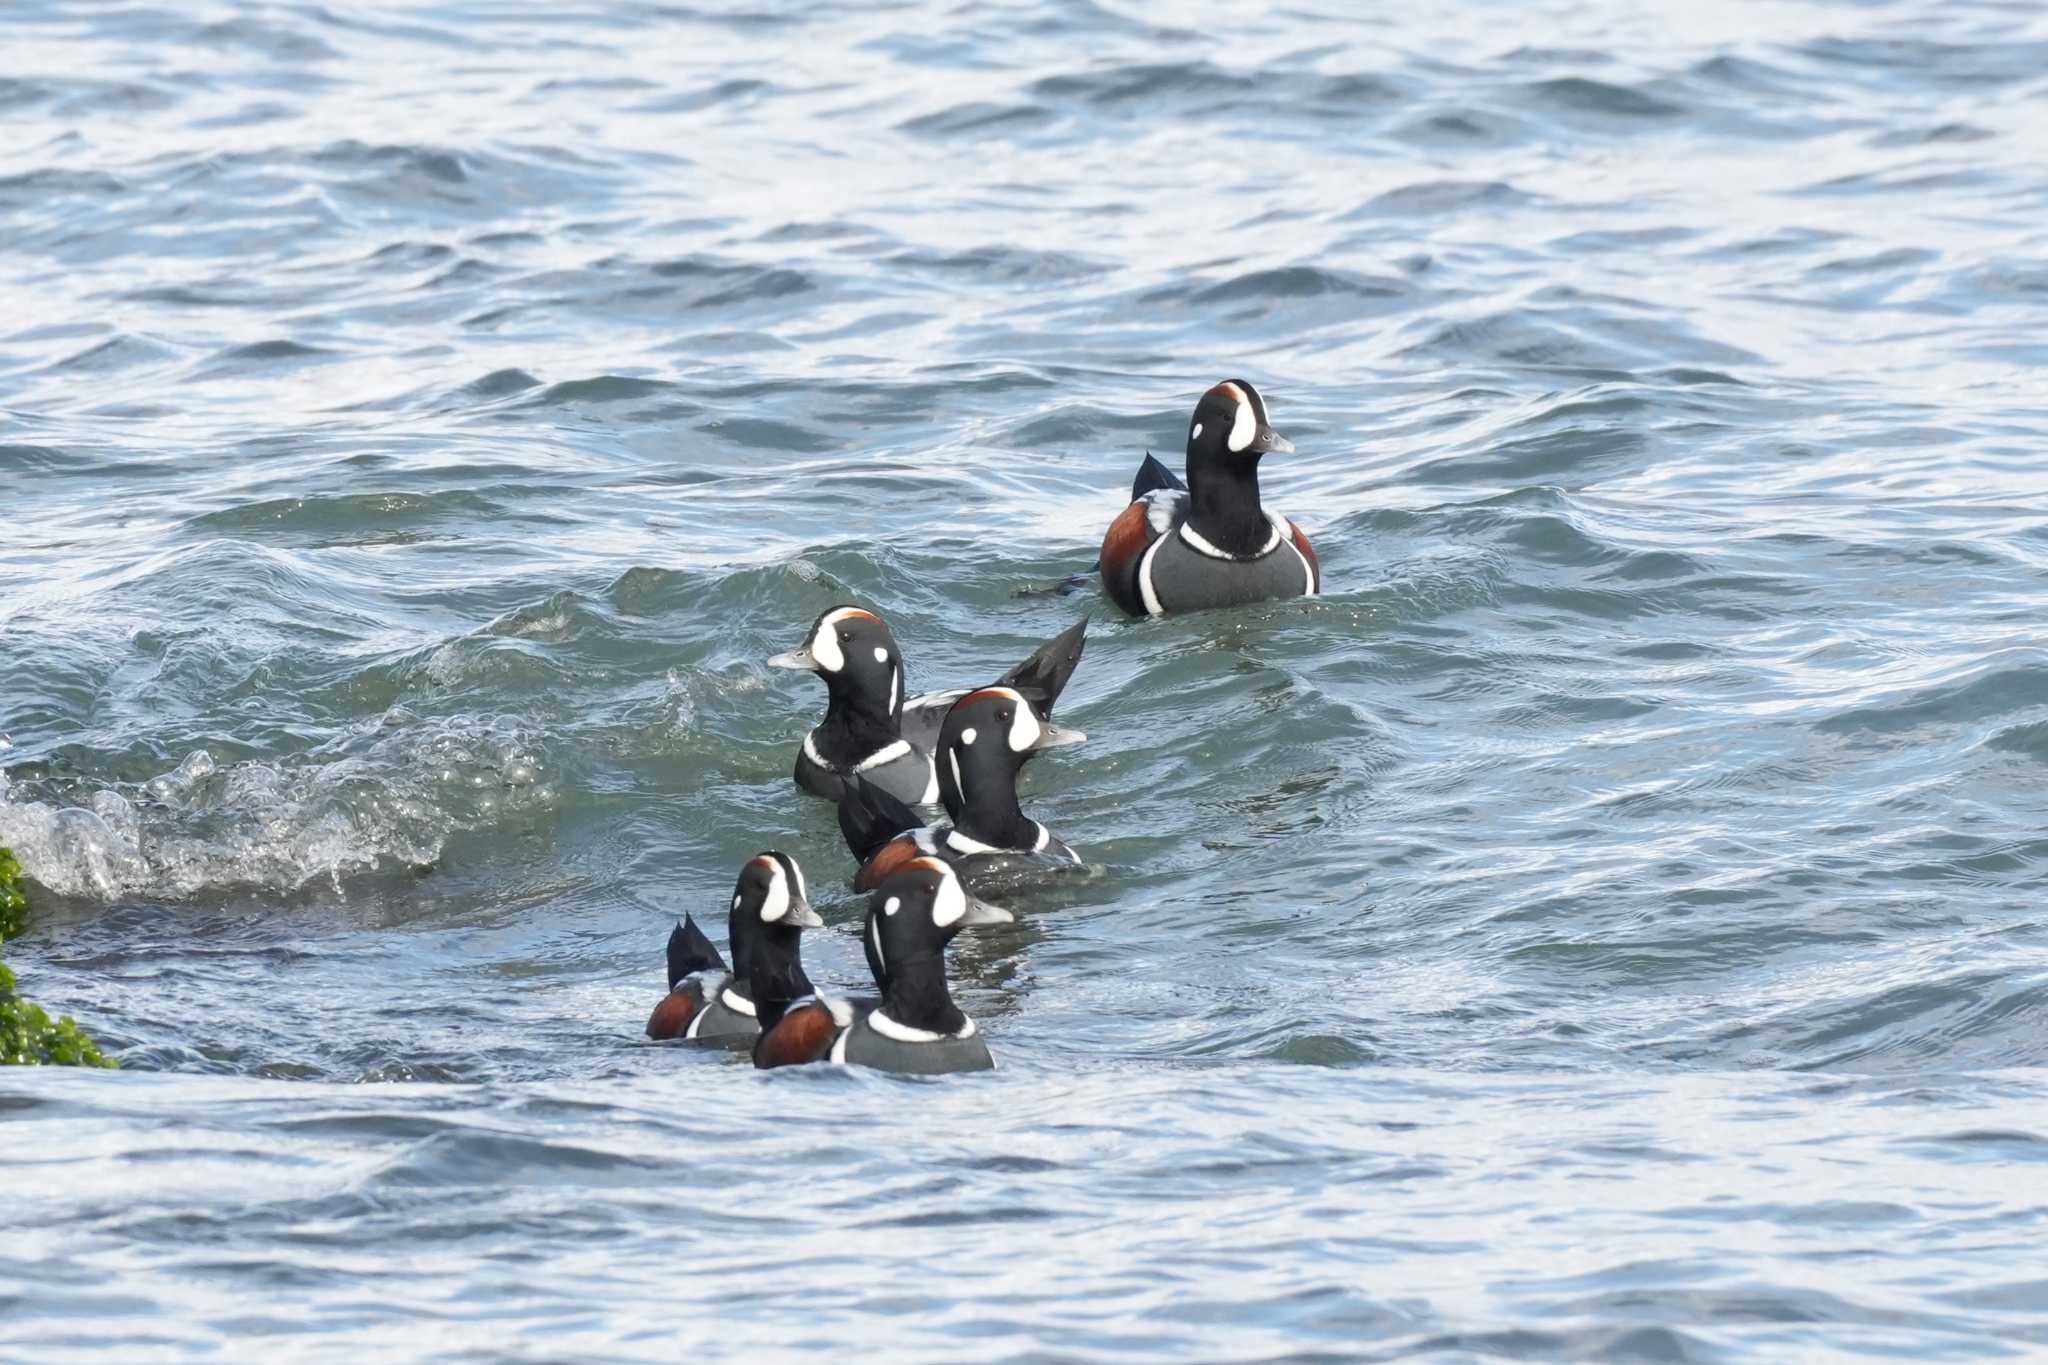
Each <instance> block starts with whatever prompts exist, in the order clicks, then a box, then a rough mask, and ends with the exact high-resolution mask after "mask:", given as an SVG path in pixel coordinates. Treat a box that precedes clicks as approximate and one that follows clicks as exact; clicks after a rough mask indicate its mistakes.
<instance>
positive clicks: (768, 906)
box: [761, 858, 789, 924]
mask: <svg viewBox="0 0 2048 1365" xmlns="http://www.w3.org/2000/svg"><path fill="white" fill-rule="evenodd" d="M764 861H765V863H766V865H767V868H768V894H767V895H765V896H763V897H762V898H761V918H762V919H764V920H766V921H768V923H770V924H773V923H775V921H777V920H779V919H781V918H782V917H783V916H784V915H786V914H788V913H789V878H788V877H786V876H784V875H783V872H782V864H781V863H778V862H776V861H775V860H774V859H773V858H768V859H765V860H764Z"/></svg>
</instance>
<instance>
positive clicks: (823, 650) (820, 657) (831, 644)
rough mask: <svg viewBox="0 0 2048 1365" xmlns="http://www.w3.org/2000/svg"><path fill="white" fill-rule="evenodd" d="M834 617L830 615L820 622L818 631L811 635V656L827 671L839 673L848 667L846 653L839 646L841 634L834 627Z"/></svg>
mask: <svg viewBox="0 0 2048 1365" xmlns="http://www.w3.org/2000/svg"><path fill="white" fill-rule="evenodd" d="M834 615H835V616H836V615H837V613H836V612H835V613H834ZM832 619H833V618H832V617H831V616H828V617H826V618H825V619H824V620H823V621H821V622H819V623H818V633H817V634H816V635H813V636H812V637H811V657H812V658H813V659H815V660H817V661H818V667H820V668H822V669H824V670H825V671H826V672H827V673H837V672H838V671H839V670H840V669H842V668H844V667H846V654H845V652H844V651H843V650H841V649H840V648H839V634H838V632H837V631H835V630H833V629H832Z"/></svg>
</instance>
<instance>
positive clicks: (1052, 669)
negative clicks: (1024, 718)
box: [996, 616, 1088, 717]
mask: <svg viewBox="0 0 2048 1365" xmlns="http://www.w3.org/2000/svg"><path fill="white" fill-rule="evenodd" d="M1087 635H1088V618H1087V617H1085V616H1084V617H1082V618H1081V619H1080V620H1078V621H1076V622H1074V624H1073V625H1071V626H1068V627H1067V628H1066V629H1065V630H1063V631H1061V632H1060V633H1059V634H1057V635H1055V636H1053V637H1052V638H1051V639H1050V640H1047V641H1046V642H1045V643H1044V644H1042V645H1040V646H1039V647H1038V648H1037V649H1034V650H1032V651H1031V657H1030V658H1028V659H1026V660H1025V661H1024V662H1023V663H1021V664H1018V665H1017V666H1016V667H1015V668H1013V669H1011V670H1010V671H1009V672H1007V673H1005V674H1003V676H1002V677H1000V678H997V679H996V686H997V687H1014V688H1016V689H1017V690H1018V691H1019V692H1021V693H1023V694H1024V696H1025V699H1026V700H1028V701H1029V702H1030V703H1031V707H1032V709H1033V710H1035V711H1037V712H1038V714H1039V715H1040V716H1041V717H1047V716H1050V715H1052V708H1053V704H1054V703H1055V702H1057V701H1058V700H1059V699H1060V693H1062V692H1064V691H1066V690H1067V680H1068V679H1069V678H1071V677H1073V676H1074V669H1075V668H1076V667H1078V666H1079V665H1080V662H1081V651H1082V650H1083V649H1085V648H1086V647H1087V645H1088V640H1087Z"/></svg>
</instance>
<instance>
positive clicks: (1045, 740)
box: [1031, 722, 1088, 753]
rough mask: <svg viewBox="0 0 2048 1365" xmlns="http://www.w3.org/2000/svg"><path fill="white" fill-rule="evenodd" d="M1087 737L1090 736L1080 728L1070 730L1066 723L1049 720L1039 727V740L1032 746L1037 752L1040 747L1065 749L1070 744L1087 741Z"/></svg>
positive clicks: (1033, 750)
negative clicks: (1053, 722) (1060, 723)
mask: <svg viewBox="0 0 2048 1365" xmlns="http://www.w3.org/2000/svg"><path fill="white" fill-rule="evenodd" d="M1087 739H1088V736H1086V735H1084V734H1082V733H1081V732H1080V731H1079V730H1069V729H1068V728H1067V727H1066V726H1064V725H1054V724H1052V723H1050V722H1047V723H1046V724H1045V725H1043V726H1041V727H1040V728H1039V731H1038V742H1037V743H1036V744H1033V745H1032V746H1031V752H1033V753H1037V752H1038V751H1039V750H1040V749H1064V748H1066V747H1067V746H1068V745H1069V744H1082V743H1085V742H1086V741H1087Z"/></svg>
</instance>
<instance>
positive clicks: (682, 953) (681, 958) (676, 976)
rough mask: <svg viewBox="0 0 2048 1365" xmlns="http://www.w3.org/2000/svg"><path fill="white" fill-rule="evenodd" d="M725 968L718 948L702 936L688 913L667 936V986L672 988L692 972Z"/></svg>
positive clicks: (716, 970)
mask: <svg viewBox="0 0 2048 1365" xmlns="http://www.w3.org/2000/svg"><path fill="white" fill-rule="evenodd" d="M725 969H726V967H725V959H724V958H722V957H720V956H719V955H718V949H717V948H716V947H714V946H712V943H711V940H710V939H708V938H706V937H704V931H703V930H702V929H699V928H698V927H697V921H696V920H694V919H691V918H690V917H689V916H688V915H684V916H683V922H682V923H681V924H678V925H677V926H676V927H675V929H674V930H673V931H672V932H671V933H670V934H669V936H668V988H669V989H670V990H674V989H675V988H676V983H677V982H678V981H681V980H682V979H683V978H684V977H686V976H689V975H690V974H691V973H693V972H722V971H724V970H725Z"/></svg>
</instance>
